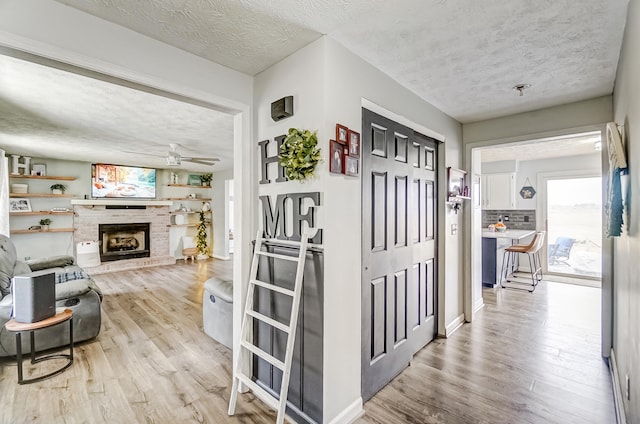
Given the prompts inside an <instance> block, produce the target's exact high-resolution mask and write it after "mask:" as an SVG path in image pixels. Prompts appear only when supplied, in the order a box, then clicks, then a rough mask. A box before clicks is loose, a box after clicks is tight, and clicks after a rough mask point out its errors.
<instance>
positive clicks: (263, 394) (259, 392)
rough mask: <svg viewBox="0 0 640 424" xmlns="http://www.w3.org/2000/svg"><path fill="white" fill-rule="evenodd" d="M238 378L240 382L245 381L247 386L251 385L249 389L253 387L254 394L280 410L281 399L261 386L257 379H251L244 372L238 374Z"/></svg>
mask: <svg viewBox="0 0 640 424" xmlns="http://www.w3.org/2000/svg"><path fill="white" fill-rule="evenodd" d="M236 378H237V379H238V380H240V382H242V383H244V384H245V385H246V386H247V387H249V389H251V391H252V392H253V394H255V395H256V396H257V397H258V398H260V399H261V400H262V401H263V402H264V403H266V404H267V405H269V406H270V407H271V408H273V409H275V410H276V411H277V410H278V407H279V406H280V401H278V399H276V398H275V397H273V395H272V394H271V393H269V392H267V391H266V390H265V389H263V388H262V387H260V385H258V384H257V383H256V382H255V381H253V380H252V379H250V378H249V377H247V376H246V375H244V374H237V375H236Z"/></svg>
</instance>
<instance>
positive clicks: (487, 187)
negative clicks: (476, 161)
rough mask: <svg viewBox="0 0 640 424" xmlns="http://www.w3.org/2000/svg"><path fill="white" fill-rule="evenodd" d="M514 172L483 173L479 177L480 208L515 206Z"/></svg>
mask: <svg viewBox="0 0 640 424" xmlns="http://www.w3.org/2000/svg"><path fill="white" fill-rule="evenodd" d="M515 185H516V174H515V173H513V172H510V173H505V174H483V175H482V179H481V190H482V209H491V210H496V209H515V208H516V189H515Z"/></svg>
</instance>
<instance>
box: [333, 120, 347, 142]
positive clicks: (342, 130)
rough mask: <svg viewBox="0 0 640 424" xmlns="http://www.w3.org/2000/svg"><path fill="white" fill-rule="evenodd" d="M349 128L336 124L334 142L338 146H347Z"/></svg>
mask: <svg viewBox="0 0 640 424" xmlns="http://www.w3.org/2000/svg"><path fill="white" fill-rule="evenodd" d="M348 134H349V128H347V127H345V126H344V125H340V124H336V141H337V142H338V143H340V144H347V142H348Z"/></svg>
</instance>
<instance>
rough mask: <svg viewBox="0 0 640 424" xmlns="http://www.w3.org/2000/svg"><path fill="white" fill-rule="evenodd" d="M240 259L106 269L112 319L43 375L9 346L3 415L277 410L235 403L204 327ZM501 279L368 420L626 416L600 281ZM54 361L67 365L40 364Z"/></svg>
mask: <svg viewBox="0 0 640 424" xmlns="http://www.w3.org/2000/svg"><path fill="white" fill-rule="evenodd" d="M230 265H231V263H230V262H222V261H217V260H213V259H212V260H208V261H206V262H202V263H196V264H191V263H187V264H184V263H179V264H178V265H176V266H168V267H158V268H153V269H147V270H138V271H126V272H119V273H112V274H105V275H98V276H96V277H95V278H96V281H97V282H98V284H99V285H100V286H101V288H102V289H103V291H104V293H105V298H104V302H103V304H102V308H103V323H102V332H101V333H100V335H99V336H98V337H97V339H95V340H93V341H89V342H85V343H81V344H78V345H77V346H76V349H75V358H76V359H75V362H74V364H73V366H72V367H71V368H70V369H69V370H67V371H66V372H64V373H63V374H61V375H59V376H56V377H54V378H51V379H48V380H45V381H43V382H40V383H36V384H32V385H25V386H18V385H17V384H16V380H17V376H16V366H15V361H14V360H13V359H11V358H5V359H2V360H0V423H7V424H9V423H10V424H17V423H46V424H49V423H91V424H93V423H127V424H128V423H156V424H164V423H226V422H233V423H273V422H274V421H275V415H274V414H273V413H272V412H271V411H270V410H269V409H268V408H266V407H265V406H264V405H263V404H262V402H260V401H258V400H255V399H254V398H253V397H252V396H251V395H242V396H241V397H240V398H239V402H238V406H237V408H236V412H237V414H236V415H235V416H234V417H227V414H226V410H227V405H228V399H229V387H230V381H231V371H230V364H231V352H230V350H229V349H227V348H226V347H224V346H222V345H220V344H218V343H216V342H215V341H213V340H212V339H210V338H209V337H207V336H206V335H204V333H203V332H202V310H201V308H202V306H201V304H202V290H203V288H202V287H203V282H204V281H205V280H206V279H207V278H208V277H209V276H211V275H214V274H216V275H223V276H230V274H231V269H230ZM495 293H497V295H496V294H495ZM495 293H494V292H493V291H491V290H488V291H485V293H484V299H485V303H486V304H487V306H486V307H485V308H484V310H483V311H482V312H481V313H480V314H479V318H478V320H477V321H476V322H475V323H474V324H473V325H465V326H463V327H462V328H461V329H460V330H458V331H457V332H456V333H455V334H454V335H453V336H452V337H451V338H450V339H447V340H444V339H437V340H435V341H434V342H433V343H431V344H430V345H428V346H427V347H426V348H425V349H423V350H422V351H420V352H419V353H418V354H417V355H416V357H415V360H414V362H413V364H412V366H411V367H409V368H408V369H407V370H405V371H404V372H403V373H402V374H401V375H400V376H399V377H398V378H396V379H395V380H394V381H393V382H392V383H391V384H390V385H389V386H387V387H386V388H384V389H383V390H382V391H381V392H380V393H378V394H377V395H376V396H375V397H374V398H373V399H372V400H371V401H370V402H367V403H366V404H365V415H364V417H362V418H361V419H359V420H358V423H385V424H387V423H447V424H450V423H454V424H455V423H563V424H564V423H581V424H582V423H598V424H604V423H614V422H615V417H614V413H613V402H612V393H611V384H610V381H609V375H608V371H607V368H606V365H605V364H604V362H603V361H602V359H601V358H600V355H599V330H598V327H599V312H598V311H599V307H598V304H599V292H598V290H597V289H594V288H589V287H580V286H572V285H565V284H548V283H542V284H541V285H540V286H539V288H538V289H537V290H536V292H535V293H534V294H529V293H521V292H516V291H506V290H498V291H497V292H495ZM45 365H46V366H51V367H55V366H58V364H56V363H52V364H46V363H44V364H38V367H39V368H38V370H39V371H41V370H43V368H42V367H43V366H45ZM45 370H46V369H45Z"/></svg>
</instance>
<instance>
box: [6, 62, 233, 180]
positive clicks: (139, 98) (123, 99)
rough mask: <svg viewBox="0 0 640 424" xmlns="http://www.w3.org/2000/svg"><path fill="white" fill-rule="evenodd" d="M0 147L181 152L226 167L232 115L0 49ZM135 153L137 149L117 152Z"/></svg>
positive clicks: (143, 156)
mask: <svg viewBox="0 0 640 424" xmlns="http://www.w3.org/2000/svg"><path fill="white" fill-rule="evenodd" d="M0 129H1V131H0V146H2V148H3V149H5V150H6V151H7V152H9V153H14V152H19V153H20V154H23V155H26V156H28V155H32V156H35V157H51V158H61V159H63V158H67V159H72V160H82V161H87V160H88V161H99V162H104V163H117V164H121V165H141V166H149V167H155V168H166V167H167V164H166V160H165V158H164V157H156V156H151V154H154V155H161V156H162V155H165V154H166V153H167V152H168V150H169V143H175V144H179V145H180V147H178V149H177V151H178V153H180V154H181V155H182V156H191V157H194V156H209V157H211V156H215V157H219V158H220V162H219V163H217V164H216V165H214V166H213V167H211V166H205V165H195V164H189V163H187V162H183V164H182V168H183V169H190V170H194V171H209V172H211V171H214V170H218V169H225V168H232V167H233V117H231V116H230V115H227V114H224V113H221V112H217V111H214V110H211V109H207V108H204V107H200V106H195V105H192V104H189V103H185V102H180V101H177V100H173V99H169V98H166V97H162V96H158V95H155V94H150V93H146V92H142V91H138V90H133V89H130V88H126V87H123V86H120V85H116V84H111V83H108V82H104V81H100V80H97V79H93V78H88V77H84V76H80V75H76V74H73V73H69V72H66V71H62V70H58V69H54V68H50V67H47V66H42V65H39V64H35V63H31V62H27V61H23V60H20V59H15V58H12V57H9V56H4V55H0ZM125 151H135V152H140V154H132V153H125V154H123V152H125Z"/></svg>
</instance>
